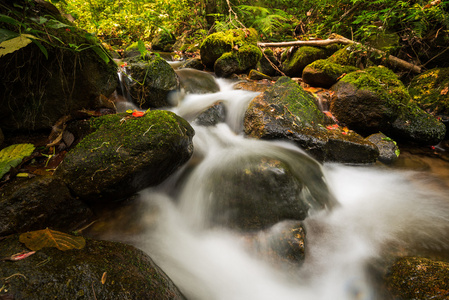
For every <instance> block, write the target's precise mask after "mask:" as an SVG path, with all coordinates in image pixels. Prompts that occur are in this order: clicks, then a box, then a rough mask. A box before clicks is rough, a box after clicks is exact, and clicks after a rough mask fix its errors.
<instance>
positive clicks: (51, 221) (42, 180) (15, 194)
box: [0, 176, 93, 236]
mask: <svg viewBox="0 0 449 300" xmlns="http://www.w3.org/2000/svg"><path fill="white" fill-rule="evenodd" d="M92 217H93V214H92V212H91V210H90V209H89V208H88V207H87V206H86V205H85V204H84V203H83V202H81V201H80V200H79V199H75V198H74V197H73V196H72V195H71V194H70V191H69V189H68V188H67V187H66V186H65V184H64V183H63V182H62V181H60V180H57V179H55V178H52V177H51V176H37V177H35V178H32V179H28V178H26V179H17V180H15V181H13V182H9V183H7V184H5V185H4V186H2V189H1V192H0V236H4V235H9V234H13V233H20V232H25V231H29V230H37V229H42V228H45V227H52V228H54V229H58V230H75V229H78V228H80V227H81V226H83V225H85V224H88V223H89V222H90V221H91V219H92Z"/></svg>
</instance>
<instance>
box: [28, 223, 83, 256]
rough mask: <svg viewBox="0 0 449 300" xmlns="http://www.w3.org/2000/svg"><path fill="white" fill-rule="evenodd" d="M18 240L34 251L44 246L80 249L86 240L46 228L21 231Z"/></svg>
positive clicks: (60, 248)
mask: <svg viewBox="0 0 449 300" xmlns="http://www.w3.org/2000/svg"><path fill="white" fill-rule="evenodd" d="M19 241H20V242H22V243H24V244H25V246H26V247H27V248H29V249H31V250H34V251H37V250H40V249H42V248H44V247H56V248H58V249H59V250H62V251H65V250H70V249H82V248H84V246H85V245H86V240H85V239H84V238H83V237H82V236H73V235H69V234H66V233H63V232H59V231H55V230H51V229H48V228H47V229H43V230H36V231H29V232H26V233H22V234H21V235H20V236H19Z"/></svg>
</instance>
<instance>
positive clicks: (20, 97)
mask: <svg viewBox="0 0 449 300" xmlns="http://www.w3.org/2000/svg"><path fill="white" fill-rule="evenodd" d="M23 2H24V3H23V6H24V8H23V9H20V10H19V11H15V10H16V9H18V8H16V7H14V6H13V5H11V7H10V8H8V5H9V4H8V3H6V2H5V5H2V6H1V7H0V13H1V14H4V15H10V16H12V17H15V18H17V16H23V15H24V14H25V17H26V19H25V21H24V22H27V23H26V24H27V25H24V26H29V28H28V29H36V30H40V32H43V30H44V29H43V28H42V26H43V25H38V24H37V23H36V22H34V21H31V20H30V18H32V17H34V18H39V17H44V16H45V17H47V18H48V14H50V13H49V12H48V10H46V9H43V7H48V6H51V4H49V3H48V2H45V1H39V3H38V2H35V1H23ZM28 2H29V3H28ZM43 3H46V4H43ZM28 5H32V6H33V8H30V7H29V6H28ZM27 6H28V8H27ZM53 7H54V6H53ZM14 13H15V14H14ZM56 13H57V10H56V12H55V14H56ZM52 18H53V17H52ZM54 18H55V19H57V20H59V22H61V24H63V23H64V22H67V23H66V25H67V26H70V27H61V28H50V27H46V29H45V31H47V32H46V33H45V32H44V34H42V35H41V36H40V37H39V38H42V40H41V44H42V45H43V46H44V47H45V49H46V51H47V54H48V55H47V56H48V58H47V57H46V55H45V54H44V53H43V52H42V50H41V49H40V48H39V47H38V46H37V45H36V44H35V43H30V44H29V45H27V46H26V47H23V48H21V49H19V50H17V51H14V52H12V53H9V54H7V55H4V56H2V57H0V65H1V66H2V68H1V70H0V127H1V128H2V129H3V130H4V132H5V133H6V132H7V131H15V130H24V131H33V130H48V129H51V127H52V126H53V125H54V124H55V123H56V122H57V121H58V120H59V119H60V118H61V117H63V116H65V115H69V114H71V113H73V112H75V111H78V110H81V109H97V108H99V107H101V103H100V102H99V101H98V99H99V96H100V95H104V96H109V95H110V94H111V93H112V92H113V91H114V90H115V89H116V87H117V82H118V81H117V66H116V64H115V63H114V62H113V61H112V60H109V58H107V56H106V54H105V53H106V52H105V50H104V49H102V48H101V45H100V43H99V42H98V41H97V40H96V39H95V38H94V37H93V36H91V35H88V34H87V33H86V32H85V31H83V30H80V29H77V28H74V27H73V24H70V23H69V22H68V21H67V20H64V18H62V17H61V16H60V15H54ZM2 24H3V25H4V26H3V29H9V30H12V31H17V32H18V28H17V27H16V26H12V25H10V24H9V25H8V24H7V23H2ZM39 26H40V27H39ZM61 26H64V25H61ZM66 29H70V30H66ZM37 32H39V31H37ZM33 34H35V33H33ZM36 35H39V34H38V33H36ZM50 36H55V37H57V39H51V40H48V38H49V37H50ZM60 41H61V42H60ZM68 45H75V46H80V47H79V49H78V51H75V50H74V48H71V47H68ZM81 49H84V50H81ZM107 60H109V61H108V62H106V61H107Z"/></svg>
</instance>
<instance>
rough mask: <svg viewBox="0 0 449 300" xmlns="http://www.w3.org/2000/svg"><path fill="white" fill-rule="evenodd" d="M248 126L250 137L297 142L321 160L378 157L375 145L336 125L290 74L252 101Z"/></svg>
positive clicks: (368, 160)
mask: <svg viewBox="0 0 449 300" xmlns="http://www.w3.org/2000/svg"><path fill="white" fill-rule="evenodd" d="M244 125H245V133H246V134H247V135H248V136H251V137H254V138H260V139H269V140H273V139H280V140H290V141H293V142H294V143H296V144H297V145H298V146H300V147H301V148H303V149H304V150H305V151H307V152H308V153H309V154H311V155H312V156H313V157H315V158H316V159H318V160H321V161H338V162H345V163H372V162H375V161H376V159H377V156H378V150H377V147H376V146H375V145H373V144H372V143H371V142H369V141H366V140H365V139H363V138H362V137H361V136H359V135H358V134H356V133H355V132H353V131H349V130H346V129H345V128H341V127H339V126H338V125H336V124H333V121H331V120H330V119H328V118H327V117H326V115H325V114H323V113H322V112H321V111H320V110H319V109H318V106H317V104H316V102H315V98H314V97H313V96H311V95H310V94H308V93H307V92H306V91H305V90H304V89H302V88H301V87H300V86H299V85H298V84H297V83H296V82H294V81H293V80H291V79H290V78H288V77H281V78H280V79H279V80H278V81H277V82H276V83H275V85H274V86H272V87H271V88H268V89H267V90H266V91H265V92H264V93H262V94H260V95H259V96H257V97H256V98H254V99H253V100H252V101H251V103H250V104H249V107H248V109H247V111H246V113H245V120H244Z"/></svg>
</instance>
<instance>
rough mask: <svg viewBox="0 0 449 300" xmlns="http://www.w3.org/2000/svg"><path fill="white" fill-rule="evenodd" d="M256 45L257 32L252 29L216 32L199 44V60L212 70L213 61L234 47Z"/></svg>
mask: <svg viewBox="0 0 449 300" xmlns="http://www.w3.org/2000/svg"><path fill="white" fill-rule="evenodd" d="M256 43H257V31H256V30H255V29H253V28H251V29H230V30H227V31H224V32H216V33H213V34H211V35H209V36H207V37H206V38H205V39H204V41H203V42H202V43H201V46H200V55H201V60H202V62H203V64H205V65H206V66H207V67H208V68H210V69H212V68H213V67H214V64H215V61H216V60H217V59H218V58H220V56H222V55H223V54H225V53H227V52H230V51H231V50H232V49H233V48H234V47H242V46H244V45H247V44H249V45H256Z"/></svg>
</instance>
